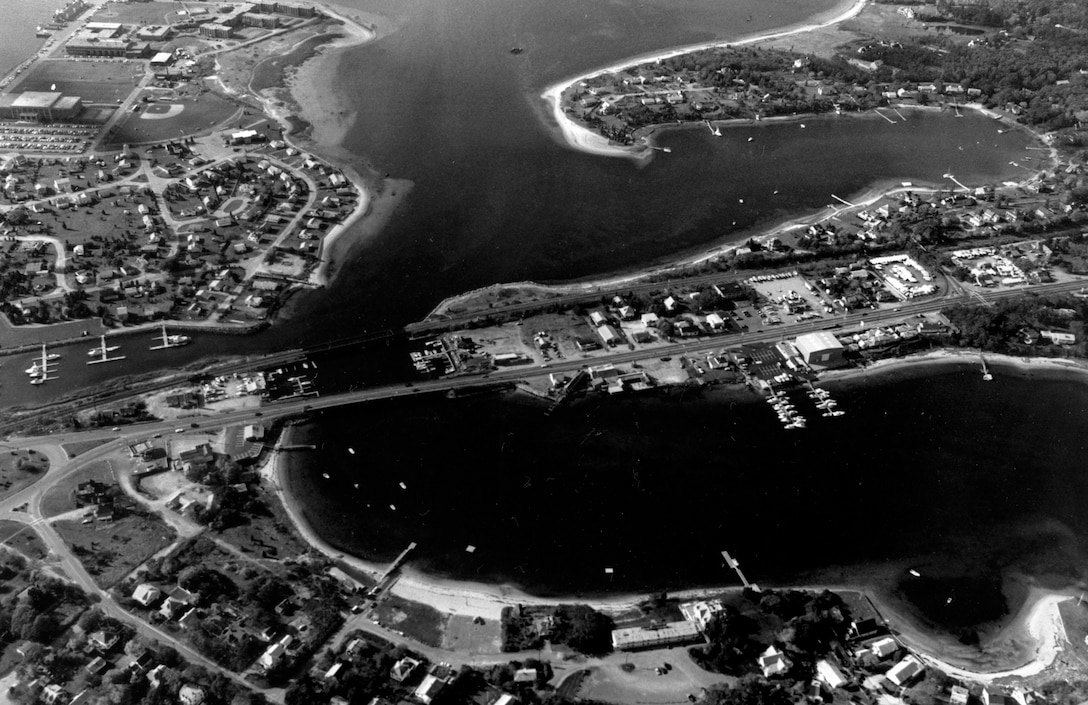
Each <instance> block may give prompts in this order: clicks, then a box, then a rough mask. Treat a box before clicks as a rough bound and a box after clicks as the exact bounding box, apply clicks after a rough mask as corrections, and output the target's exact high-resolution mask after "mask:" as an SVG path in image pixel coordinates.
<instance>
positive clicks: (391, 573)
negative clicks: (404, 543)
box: [368, 541, 416, 600]
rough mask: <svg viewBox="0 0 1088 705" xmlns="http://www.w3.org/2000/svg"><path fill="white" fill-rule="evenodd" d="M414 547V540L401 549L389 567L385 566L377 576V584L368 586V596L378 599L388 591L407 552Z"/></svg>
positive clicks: (394, 581) (405, 558) (395, 579)
mask: <svg viewBox="0 0 1088 705" xmlns="http://www.w3.org/2000/svg"><path fill="white" fill-rule="evenodd" d="M415 547H416V542H415V541H413V542H412V543H410V544H408V548H406V549H404V550H403V551H401V552H400V555H399V556H397V557H396V559H394V560H393V562H392V563H390V564H389V567H388V568H386V569H385V572H384V573H382V575H381V577H380V578H378V582H377V584H376V585H375V586H374V587H372V588H370V592H369V593H368V594H369V596H370V597H372V598H374V599H375V600H380V599H381V598H382V597H383V596H384V595H385V593H386V592H388V591H389V588H391V587H393V584H394V583H396V582H397V572H398V571H399V570H400V569H401V567H402V566H403V565H404V561H405V560H407V558H408V554H409V553H411V552H412V551H413V550H414V549H415Z"/></svg>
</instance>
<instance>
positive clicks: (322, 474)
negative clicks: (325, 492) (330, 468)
mask: <svg viewBox="0 0 1088 705" xmlns="http://www.w3.org/2000/svg"><path fill="white" fill-rule="evenodd" d="M321 477H323V478H325V479H326V480H328V479H329V473H327V472H323V473H321Z"/></svg>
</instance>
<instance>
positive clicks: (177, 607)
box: [159, 596, 188, 619]
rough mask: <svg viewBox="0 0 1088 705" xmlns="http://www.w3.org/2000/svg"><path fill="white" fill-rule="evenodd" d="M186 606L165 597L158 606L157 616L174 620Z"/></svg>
mask: <svg viewBox="0 0 1088 705" xmlns="http://www.w3.org/2000/svg"><path fill="white" fill-rule="evenodd" d="M187 606H188V605H187V604H186V603H185V602H182V601H181V600H179V599H177V598H176V597H173V596H169V597H167V598H166V599H165V600H164V601H163V603H162V605H160V606H159V614H161V615H162V616H163V617H166V618H167V619H176V618H177V617H178V615H180V614H181V613H182V612H183V611H184V610H185V608H186V607H187Z"/></svg>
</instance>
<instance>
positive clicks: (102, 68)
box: [14, 59, 143, 104]
mask: <svg viewBox="0 0 1088 705" xmlns="http://www.w3.org/2000/svg"><path fill="white" fill-rule="evenodd" d="M134 75H140V76H142V75H143V68H142V67H141V66H140V64H139V63H137V62H133V63H130V64H124V63H121V62H119V61H68V60H63V59H49V60H45V61H39V62H38V63H36V64H35V65H34V67H33V68H31V69H30V71H28V72H27V74H26V78H24V79H23V80H22V81H20V82H19V84H18V85H17V86H16V87H15V88H14V90H16V91H49V90H50V88H51V86H53V85H54V84H56V86H57V87H56V88H54V89H52V90H55V91H56V92H58V93H63V94H64V95H73V96H79V97H80V98H82V99H83V102H84V103H113V104H116V103H117V101H118V100H124V99H125V98H126V97H127V96H128V94H129V93H131V92H132V90H133V88H134V87H135V83H134V82H133V79H132V77H133V76H134Z"/></svg>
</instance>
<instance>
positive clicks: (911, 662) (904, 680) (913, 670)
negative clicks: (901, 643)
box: [886, 656, 925, 687]
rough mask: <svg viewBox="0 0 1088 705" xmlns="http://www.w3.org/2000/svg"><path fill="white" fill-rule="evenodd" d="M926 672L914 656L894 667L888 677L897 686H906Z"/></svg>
mask: <svg viewBox="0 0 1088 705" xmlns="http://www.w3.org/2000/svg"><path fill="white" fill-rule="evenodd" d="M923 671H925V667H924V666H923V665H922V664H921V663H920V662H919V661H918V659H916V658H915V657H914V656H907V657H906V658H905V659H903V660H902V661H900V662H899V663H897V664H895V665H894V666H892V667H891V668H890V669H889V670H888V672H887V674H886V676H887V678H888V680H889V681H891V682H892V683H893V684H895V685H897V686H900V687H902V686H906V685H907V684H908V683H911V682H912V681H913V680H914V679H915V678H917V677H918V676H919V675H921V674H922V672H923Z"/></svg>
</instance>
